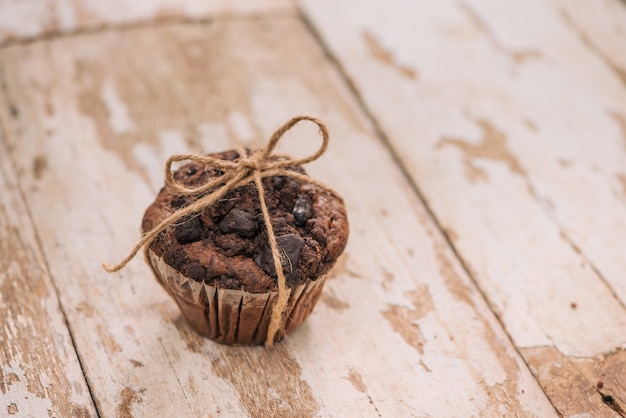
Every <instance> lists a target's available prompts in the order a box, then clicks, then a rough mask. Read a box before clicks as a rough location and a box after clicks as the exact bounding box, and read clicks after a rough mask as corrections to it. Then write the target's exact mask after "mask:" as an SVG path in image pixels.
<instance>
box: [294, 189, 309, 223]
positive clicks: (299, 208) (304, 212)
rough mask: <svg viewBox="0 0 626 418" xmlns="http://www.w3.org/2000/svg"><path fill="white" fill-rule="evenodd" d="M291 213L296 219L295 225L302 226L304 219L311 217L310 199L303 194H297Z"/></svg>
mask: <svg viewBox="0 0 626 418" xmlns="http://www.w3.org/2000/svg"><path fill="white" fill-rule="evenodd" d="M291 213H292V214H293V217H294V219H295V221H296V225H298V226H304V225H305V224H306V221H308V220H309V219H311V218H312V217H313V210H312V209H311V201H310V200H309V198H308V197H305V196H298V198H297V199H296V203H295V204H294V205H293V210H292V211H291Z"/></svg>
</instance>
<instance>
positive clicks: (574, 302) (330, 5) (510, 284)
mask: <svg viewBox="0 0 626 418" xmlns="http://www.w3.org/2000/svg"><path fill="white" fill-rule="evenodd" d="M592 3H593V5H592V6H591V4H592ZM302 5H303V8H304V13H305V15H306V16H307V17H308V18H309V19H310V21H311V24H312V26H313V27H314V28H315V30H316V31H317V32H318V33H319V36H320V38H321V40H322V42H323V43H325V44H326V45H327V47H328V48H329V51H330V53H331V54H332V55H333V56H334V57H335V58H336V60H337V62H338V63H339V65H340V66H341V68H342V69H343V70H344V71H345V73H346V76H347V77H348V78H349V79H350V80H351V82H352V83H353V85H354V87H355V89H356V92H357V93H358V94H359V95H360V97H361V98H362V100H363V102H364V105H365V106H366V107H367V108H368V109H369V111H370V113H371V116H372V118H373V119H374V120H375V121H376V122H377V123H378V125H379V126H380V129H381V132H382V133H383V134H384V136H385V137H386V138H387V140H388V141H389V144H390V146H391V147H392V148H393V149H394V152H395V154H396V156H397V158H398V160H399V161H400V162H401V164H402V166H403V167H404V169H405V170H406V172H407V173H408V175H409V176H410V177H411V179H412V181H413V182H414V183H415V184H416V185H417V187H418V188H419V190H420V191H421V193H422V194H423V197H424V199H425V201H426V202H427V204H428V207H429V208H430V210H431V211H432V213H434V214H435V217H436V218H437V220H438V222H439V224H440V225H441V226H442V229H443V230H444V231H445V233H446V235H447V237H448V239H449V240H450V242H451V243H452V244H453V245H454V248H455V249H456V250H457V251H458V254H459V256H460V258H461V259H462V261H463V264H464V266H465V267H466V270H467V271H468V272H469V273H470V274H471V277H472V278H473V280H474V281H475V282H476V284H477V285H478V287H479V288H480V289H481V291H482V292H483V293H484V294H485V296H486V298H487V299H488V301H489V304H490V306H491V307H492V309H493V310H494V312H495V313H496V314H497V315H498V317H499V318H500V319H501V321H502V323H503V325H504V327H505V329H506V331H507V332H508V334H509V335H510V336H511V338H512V340H513V342H514V343H515V345H516V346H517V347H518V349H519V350H520V352H521V354H522V355H523V356H524V358H525V360H526V362H527V363H528V364H529V366H530V367H531V370H533V373H534V374H535V376H536V377H537V379H538V380H539V381H540V383H541V384H542V386H543V387H544V388H545V390H546V392H547V393H548V395H549V396H550V397H551V399H552V401H553V403H554V404H555V406H556V407H557V409H558V410H559V412H561V413H562V414H564V415H566V416H569V415H574V414H578V413H591V414H592V415H594V416H614V415H615V414H617V413H618V412H616V410H615V409H614V410H611V409H609V408H607V407H608V405H606V403H607V402H603V400H602V396H601V393H599V392H598V390H597V389H596V384H597V382H598V381H599V380H601V381H602V382H603V383H605V384H604V385H602V386H603V390H604V391H607V390H610V391H612V395H611V396H613V397H614V398H613V399H614V400H615V399H617V400H618V401H617V402H618V403H619V404H620V405H621V406H618V407H616V408H617V409H620V408H621V409H622V412H621V413H622V414H623V409H624V408H625V406H624V405H625V404H624V402H625V401H626V369H625V367H626V366H625V365H626V351H625V348H626V308H625V305H626V281H624V277H625V276H626V258H625V257H624V254H626V240H624V231H625V230H626V188H625V187H624V186H625V185H626V182H625V181H624V180H625V179H626V129H625V128H626V123H625V122H626V117H625V115H626V78H625V77H624V74H625V73H624V68H625V67H624V57H626V43H625V41H624V33H625V31H624V28H625V27H626V26H625V25H626V18H625V16H626V15H625V14H624V13H625V12H624V5H623V4H622V3H620V2H618V1H598V2H585V1H582V2H565V1H562V2H561V1H556V0H555V1H539V0H537V1H528V2H499V1H488V0H485V1H479V0H476V1H474V0H465V1H462V2H457V1H454V2H453V1H443V2H437V3H436V4H434V3H433V2H425V1H424V2H412V3H411V6H408V5H407V4H406V2H400V1H397V2H386V3H385V4H384V5H383V4H382V2H381V3H376V2H368V3H365V4H364V3H361V2H358V4H357V2H341V3H340V4H338V3H337V2H332V1H307V0H305V1H302ZM585 5H588V6H590V7H589V8H588V7H585ZM409 8H410V10H409ZM330 10H332V13H331V12H330ZM390 22H393V24H390ZM607 379H610V380H611V384H610V385H607V384H606V380H607ZM566 388H567V389H566ZM572 388H574V389H573V390H574V391H575V392H576V393H577V394H578V395H573V393H572ZM604 400H605V401H606V400H607V399H606V398H605V399H604ZM609 403H610V402H609Z"/></svg>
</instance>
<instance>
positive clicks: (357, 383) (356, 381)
mask: <svg viewBox="0 0 626 418" xmlns="http://www.w3.org/2000/svg"><path fill="white" fill-rule="evenodd" d="M348 380H349V381H350V383H352V386H354V388H355V389H356V390H358V391H359V392H361V393H366V392H367V388H366V387H365V383H363V377H362V376H361V373H359V372H358V371H357V370H355V369H353V368H350V371H349V372H348Z"/></svg>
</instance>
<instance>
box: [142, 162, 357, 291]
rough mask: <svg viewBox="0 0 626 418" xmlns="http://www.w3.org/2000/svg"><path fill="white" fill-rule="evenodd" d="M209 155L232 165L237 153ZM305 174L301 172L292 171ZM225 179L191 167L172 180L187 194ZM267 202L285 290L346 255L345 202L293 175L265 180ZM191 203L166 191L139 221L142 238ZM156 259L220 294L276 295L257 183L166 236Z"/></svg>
mask: <svg viewBox="0 0 626 418" xmlns="http://www.w3.org/2000/svg"><path fill="white" fill-rule="evenodd" d="M210 156H212V157H216V158H220V159H224V160H235V159H236V158H238V157H239V154H238V153H237V151H226V152H222V153H217V154H211V155H210ZM288 170H293V171H296V172H299V173H302V174H305V172H304V170H303V169H302V168H301V167H299V166H294V167H289V168H288ZM221 174H222V173H221V172H220V171H219V170H218V169H215V168H212V167H204V166H201V165H199V164H197V163H189V164H186V165H184V166H182V167H181V168H179V169H178V170H177V171H176V172H175V173H174V179H175V180H176V181H177V182H178V183H181V184H183V185H185V186H187V187H197V186H200V185H202V184H205V183H206V182H208V181H209V180H211V179H212V178H215V177H217V176H219V175H221ZM263 185H264V191H265V201H266V205H267V209H268V211H269V215H270V218H271V221H272V227H273V229H274V234H275V235H276V241H277V244H278V247H279V250H280V252H281V253H282V254H283V262H282V268H283V272H284V274H285V278H286V280H287V286H289V287H293V286H297V285H299V284H301V283H303V282H304V281H306V280H307V279H311V280H315V279H316V278H317V277H319V276H321V275H323V274H325V273H326V272H327V271H328V270H329V269H330V268H331V267H332V265H333V264H334V262H335V261H336V260H337V257H339V255H340V254H341V253H342V252H343V250H344V248H345V246H346V243H347V240H348V230H349V229H348V219H347V216H346V211H345V208H344V205H343V203H342V201H341V200H340V199H339V198H337V197H336V196H334V195H333V194H332V193H330V192H329V191H326V190H324V189H322V188H320V187H318V186H316V185H313V184H307V183H303V182H301V181H299V180H296V179H293V178H291V177H288V176H276V177H268V178H264V179H263ZM194 200H195V197H194V196H185V195H181V194H178V193H176V192H175V191H173V190H172V189H170V188H168V187H164V188H163V189H161V191H160V193H159V195H158V196H157V198H156V200H155V201H154V203H153V204H152V205H150V206H149V207H148V209H147V210H146V212H145V214H144V217H143V220H142V230H143V232H144V233H145V232H148V231H150V230H151V229H153V228H154V227H156V226H157V225H158V224H159V223H160V222H161V221H162V220H163V219H165V218H166V217H168V216H169V215H171V214H172V213H173V212H174V211H176V210H178V209H181V208H183V207H185V206H187V205H188V204H190V203H191V202H193V201H194ZM150 250H152V251H153V252H154V253H155V254H156V255H157V256H159V257H162V258H163V260H164V261H165V263H167V264H168V265H169V266H171V267H172V268H174V269H175V270H177V271H179V272H181V273H182V274H184V275H185V276H187V277H189V278H191V279H193V280H196V281H204V282H205V283H207V284H209V285H214V286H218V287H220V288H228V289H237V290H240V289H242V290H245V291H247V292H250V293H265V292H268V291H275V290H276V289H277V283H276V282H277V274H276V269H275V267H274V261H273V259H272V253H271V250H270V247H269V241H268V237H267V232H266V230H265V224H264V221H263V215H262V213H261V205H260V202H259V193H258V191H257V189H256V186H255V184H254V183H249V184H247V185H245V186H242V187H239V188H236V189H233V190H231V191H229V192H228V193H226V194H225V195H224V196H223V198H222V199H221V200H219V201H218V202H217V203H215V204H214V205H212V206H210V207H205V208H204V209H203V210H202V211H201V212H199V213H197V214H196V215H193V216H189V217H187V218H186V219H184V220H183V221H181V222H179V223H178V224H177V225H175V226H172V227H170V228H168V229H166V230H165V231H163V232H162V233H160V234H159V235H158V236H157V238H156V239H155V240H154V241H153V242H152V244H151V245H150Z"/></svg>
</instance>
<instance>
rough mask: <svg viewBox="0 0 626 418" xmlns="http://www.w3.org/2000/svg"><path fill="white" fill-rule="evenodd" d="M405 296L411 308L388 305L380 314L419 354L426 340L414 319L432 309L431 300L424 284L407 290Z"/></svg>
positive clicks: (422, 351) (419, 317)
mask: <svg viewBox="0 0 626 418" xmlns="http://www.w3.org/2000/svg"><path fill="white" fill-rule="evenodd" d="M406 297H407V298H409V300H410V301H411V304H412V305H413V309H411V308H407V307H405V306H400V305H389V307H388V308H387V309H386V310H385V311H384V312H383V313H382V314H383V316H384V317H385V319H386V320H387V321H388V322H389V323H390V324H391V327H392V328H393V330H394V331H395V332H397V333H398V334H400V336H401V337H402V339H403V340H404V341H405V342H406V343H407V344H408V345H410V346H411V347H413V348H415V349H416V350H417V352H418V353H419V354H420V355H421V354H424V344H426V340H425V338H424V335H423V334H422V331H421V330H420V328H419V325H417V324H416V321H418V320H419V319H421V318H423V317H424V316H425V315H426V314H428V313H429V312H430V311H432V310H433V304H432V300H431V298H430V293H429V291H428V288H427V287H426V286H420V287H419V288H418V289H417V290H415V291H412V292H407V293H406Z"/></svg>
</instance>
